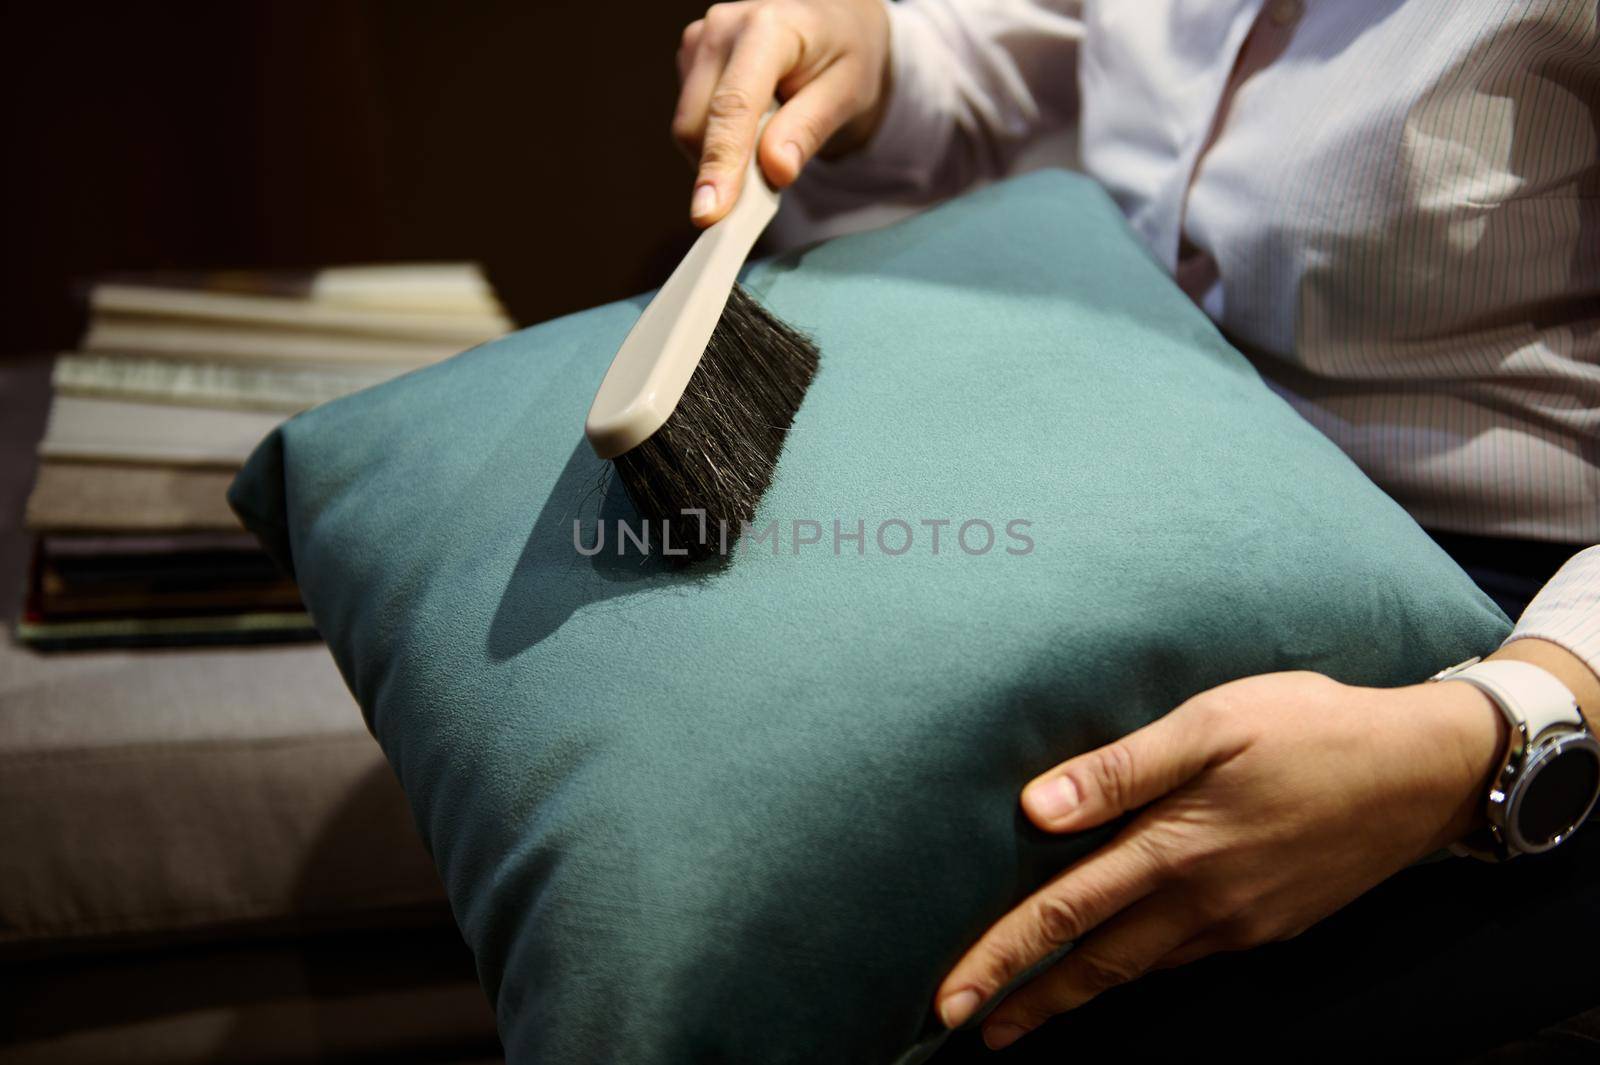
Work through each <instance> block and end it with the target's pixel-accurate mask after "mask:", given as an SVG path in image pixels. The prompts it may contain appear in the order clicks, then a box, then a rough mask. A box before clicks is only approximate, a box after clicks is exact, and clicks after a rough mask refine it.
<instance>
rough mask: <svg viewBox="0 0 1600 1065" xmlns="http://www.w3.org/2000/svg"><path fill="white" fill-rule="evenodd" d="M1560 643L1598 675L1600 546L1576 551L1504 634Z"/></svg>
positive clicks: (1510, 637) (1599, 658) (1507, 640)
mask: <svg viewBox="0 0 1600 1065" xmlns="http://www.w3.org/2000/svg"><path fill="white" fill-rule="evenodd" d="M1532 638H1538V639H1541V640H1549V641H1550V642H1551V643H1554V644H1559V645H1560V646H1562V647H1565V648H1566V649H1567V650H1569V651H1571V652H1572V653H1573V654H1574V655H1576V656H1577V657H1578V658H1579V659H1580V660H1581V661H1582V662H1583V663H1584V665H1586V666H1588V667H1589V668H1590V669H1592V670H1594V672H1595V674H1596V675H1597V676H1600V546H1596V547H1591V548H1588V549H1587V550H1584V551H1579V552H1578V553H1577V554H1576V555H1573V556H1572V557H1571V558H1570V559H1568V560H1567V563H1566V565H1564V566H1562V567H1561V569H1560V570H1558V571H1557V573H1556V575H1555V576H1554V577H1552V578H1550V583H1549V584H1546V585H1545V586H1544V588H1543V589H1541V590H1540V592H1539V594H1538V595H1536V596H1534V597H1533V602H1531V603H1529V604H1528V609H1526V610H1524V611H1523V612H1522V617H1521V618H1519V619H1518V620H1517V625H1516V628H1515V629H1513V630H1512V631H1511V635H1510V636H1508V637H1507V638H1506V643H1510V642H1511V641H1512V640H1526V639H1532Z"/></svg>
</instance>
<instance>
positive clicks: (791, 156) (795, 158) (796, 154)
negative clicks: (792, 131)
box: [778, 141, 800, 174]
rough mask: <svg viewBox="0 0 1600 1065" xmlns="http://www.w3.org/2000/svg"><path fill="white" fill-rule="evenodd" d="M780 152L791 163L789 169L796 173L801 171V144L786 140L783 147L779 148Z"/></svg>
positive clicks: (784, 159)
mask: <svg viewBox="0 0 1600 1065" xmlns="http://www.w3.org/2000/svg"><path fill="white" fill-rule="evenodd" d="M778 154H779V155H781V156H783V161H784V162H786V163H788V164H789V169H791V170H793V171H794V172H795V173H796V174H798V173H800V146H799V145H798V144H796V143H795V142H794V141H784V142H783V147H781V148H779V149H778Z"/></svg>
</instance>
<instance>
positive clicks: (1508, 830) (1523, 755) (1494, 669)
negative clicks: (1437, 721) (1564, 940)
mask: <svg viewBox="0 0 1600 1065" xmlns="http://www.w3.org/2000/svg"><path fill="white" fill-rule="evenodd" d="M1428 679H1429V680H1430V681H1445V680H1459V681H1465V682H1466V683H1468V684H1471V685H1472V686H1473V687H1475V688H1477V689H1478V690H1479V691H1481V692H1483V693H1484V694H1485V695H1487V696H1488V697H1489V699H1490V700H1491V701H1492V702H1493V703H1494V704H1495V705H1496V706H1498V707H1499V708H1500V712H1501V713H1502V714H1504V715H1505V717H1506V720H1507V721H1508V722H1510V724H1511V736H1510V740H1509V742H1508V743H1507V744H1506V753H1505V757H1504V758H1503V759H1501V761H1500V768H1499V769H1498V770H1497V771H1496V772H1495V775H1494V780H1493V782H1492V783H1491V784H1490V785H1489V800H1488V808H1487V811H1486V812H1487V813H1488V822H1489V823H1488V825H1487V827H1485V828H1484V829H1481V830H1479V831H1478V832H1474V833H1473V834H1472V835H1470V836H1468V837H1467V838H1466V839H1463V840H1462V841H1461V842H1460V843H1457V844H1454V845H1453V846H1452V847H1451V848H1450V849H1451V850H1452V851H1454V852H1456V853H1457V854H1466V855H1471V856H1472V857H1474V858H1482V859H1485V860H1487V861H1505V860H1507V859H1509V858H1514V857H1516V856H1517V855H1519V854H1537V853H1538V852H1540V851H1547V850H1549V849H1550V848H1552V847H1554V846H1556V845H1557V844H1559V843H1561V842H1562V841H1563V840H1565V839H1566V838H1567V837H1568V836H1570V835H1572V833H1573V832H1575V831H1577V828H1578V826H1579V825H1581V824H1583V821H1584V818H1586V817H1588V816H1589V811H1590V810H1592V809H1593V808H1594V804H1595V799H1596V798H1600V741H1597V740H1596V739H1595V737H1594V734H1593V733H1592V732H1590V731H1589V726H1588V724H1587V723H1586V722H1585V721H1584V719H1583V714H1582V712H1581V711H1580V710H1579V708H1578V703H1577V700H1576V699H1574V698H1573V696H1572V693H1571V692H1570V691H1568V690H1567V686H1566V685H1564V684H1562V683H1561V682H1560V681H1559V680H1557V679H1556V678H1555V677H1553V676H1551V675H1550V674H1549V673H1547V672H1546V671H1544V670H1542V669H1540V668H1539V667H1538V666H1536V665H1533V664H1532V663H1529V662H1507V661H1501V662H1482V661H1479V660H1478V659H1476V658H1469V659H1467V660H1466V661H1465V662H1462V663H1461V664H1459V665H1455V666H1451V667H1450V668H1449V669H1445V670H1441V671H1440V672H1438V673H1435V674H1434V675H1433V676H1431V677H1429V678H1428Z"/></svg>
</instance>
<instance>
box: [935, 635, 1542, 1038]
mask: <svg viewBox="0 0 1600 1065" xmlns="http://www.w3.org/2000/svg"><path fill="white" fill-rule="evenodd" d="M1512 646H1515V645H1512ZM1506 727H1507V726H1506V725H1505V722H1504V720H1503V718H1502V717H1501V714H1500V712H1499V710H1498V709H1497V708H1496V707H1495V706H1494V705H1493V704H1492V703H1491V702H1490V701H1489V699H1488V697H1487V696H1485V695H1483V694H1482V693H1481V692H1479V691H1478V690H1477V689H1476V688H1474V687H1472V686H1471V685H1469V684H1464V683H1444V684H1418V685H1414V686H1412V687H1407V688H1394V689H1376V688H1353V687H1349V686H1346V685H1343V684H1339V683H1337V682H1336V681H1333V680H1330V679H1328V678H1327V677H1323V676H1321V675H1319V674H1316V673H1273V674H1267V675H1264V676H1259V677H1250V678H1247V679H1244V680H1239V681H1235V682H1233V683H1231V684H1224V685H1222V686H1221V687H1219V688H1214V689H1212V690H1211V691H1208V692H1205V693H1203V694H1201V695H1198V696H1196V697H1195V698H1193V699H1190V700H1189V701H1188V702H1186V703H1184V704H1183V705H1182V706H1180V707H1178V708H1177V709H1176V710H1174V711H1172V713H1170V714H1168V715H1167V716H1166V717H1164V718H1162V719H1160V720H1159V721H1156V722H1154V723H1153V724H1151V725H1148V726H1146V727H1145V728H1143V729H1140V730H1139V731H1137V732H1134V733H1132V734H1131V735H1129V736H1127V737H1125V738H1123V739H1122V740H1119V741H1118V742H1116V743H1113V744H1110V745H1108V746H1106V747H1102V748H1100V749H1098V750H1095V751H1091V752H1089V753H1088V754H1084V755H1081V756H1079V757H1077V758H1073V759H1071V760H1070V761H1067V762H1064V763H1062V764H1061V765H1059V766H1057V767H1056V768H1055V769H1053V770H1051V771H1050V772H1048V773H1046V774H1044V775H1043V776H1041V777H1039V778H1037V779H1036V780H1034V781H1032V782H1031V783H1029V784H1028V786H1027V787H1026V788H1025V789H1024V791H1023V793H1022V805H1023V807H1024V809H1026V811H1027V813H1028V816H1029V817H1030V818H1031V819H1032V820H1033V821H1034V822H1035V823H1036V824H1038V825H1039V826H1040V827H1041V828H1044V829H1047V830H1049V831H1053V832H1076V831H1081V830H1083V829H1086V828H1091V827H1093V826H1095V825H1098V824H1101V823H1103V822H1106V821H1109V820H1111V819H1112V818H1114V817H1116V816H1118V815H1119V814H1122V813H1124V812H1126V811H1131V810H1137V809H1139V808H1140V807H1146V808H1145V809H1144V810H1143V812H1142V813H1140V814H1139V815H1138V816H1137V817H1136V818H1135V819H1134V820H1133V821H1132V822H1131V823H1129V824H1128V825H1127V826H1126V827H1125V828H1124V829H1123V830H1122V831H1121V832H1120V833H1119V834H1118V835H1117V836H1116V837H1115V839H1113V840H1112V841H1111V842H1110V843H1108V844H1107V845H1106V846H1105V847H1103V848H1101V849H1099V850H1098V851H1096V852H1095V853H1093V854H1091V855H1089V856H1088V857H1086V858H1084V859H1083V860H1081V861H1079V862H1078V863H1077V864H1075V865H1074V866H1072V867H1071V868H1069V869H1068V870H1066V871H1065V872H1064V873H1062V874H1061V875H1060V876H1058V877H1057V878H1056V879H1055V880H1053V881H1051V882H1050V883H1049V884H1048V885H1046V886H1045V887H1043V888H1041V889H1040V890H1039V891H1037V892H1036V893H1035V894H1034V895H1033V896H1032V897H1031V898H1029V899H1028V900H1027V901H1026V902H1024V903H1023V904H1022V905H1021V906H1019V907H1018V908H1017V909H1015V910H1013V911H1012V912H1011V913H1009V914H1007V915H1006V916H1005V917H1003V918H1001V919H1000V921H999V922H998V923H996V924H995V926H994V927H993V928H991V929H990V930H989V931H988V932H987V933H985V934H984V936H983V938H982V939H981V940H979V941H978V943H977V944H976V945H975V946H973V947H972V949H971V950H969V951H968V952H967V954H966V956H965V957H963V958H962V959H961V961H960V962H959V963H957V965H956V967H955V969H953V970H952V971H951V973H950V975H949V976H948V977H946V978H945V981H944V983H943V984H942V985H941V986H940V988H939V992H938V997H937V1005H938V1009H939V1013H940V1016H941V1017H942V1018H943V1019H944V1021H945V1023H946V1024H947V1025H949V1026H951V1027H955V1026H956V1025H959V1024H961V1023H963V1022H964V1021H966V1020H967V1019H968V1018H969V1017H971V1016H972V1015H973V1013H975V1012H976V1011H977V1009H978V1007H979V1006H980V1004H981V1003H983V1002H984V1001H985V1000H987V999H989V998H990V997H992V996H993V995H994V994H995V993H996V992H998V991H999V990H1000V989H1001V988H1002V987H1003V986H1004V985H1005V984H1006V983H1007V982H1008V981H1010V980H1011V979H1012V978H1013V977H1014V976H1016V974H1018V973H1020V972H1022V971H1023V970H1025V969H1027V968H1029V967H1030V966H1032V965H1033V964H1035V963H1036V962H1038V961H1039V960H1041V959H1042V958H1044V957H1045V956H1047V955H1048V954H1050V953H1052V952H1054V951H1055V950H1056V949H1058V948H1059V947H1061V946H1062V945H1064V944H1066V943H1068V942H1076V944H1077V945H1076V947H1075V948H1074V949H1073V950H1072V951H1071V952H1070V953H1068V954H1067V955H1066V957H1065V958H1064V959H1062V961H1061V962H1059V963H1058V964H1057V965H1055V966H1054V967H1053V968H1051V969H1049V970H1047V971H1046V972H1044V973H1042V974H1040V975H1039V976H1037V977H1035V978H1034V979H1033V980H1032V981H1031V982H1030V983H1028V984H1026V985H1024V986H1023V987H1021V988H1019V989H1018V990H1016V991H1014V992H1013V993H1012V994H1011V995H1010V996H1009V997H1008V998H1007V999H1006V1000H1005V1001H1004V1002H1002V1003H1001V1004H1000V1005H999V1006H998V1007H997V1008H996V1009H995V1010H994V1012H993V1013H992V1014H991V1015H990V1016H989V1017H988V1018H986V1019H985V1021H984V1028H983V1037H984V1041H985V1042H986V1043H988V1045H989V1046H991V1047H994V1048H999V1047H1002V1046H1006V1045H1008V1044H1010V1043H1012V1042H1014V1041H1016V1040H1017V1039H1018V1038H1019V1037H1021V1036H1022V1035H1023V1034H1025V1033H1026V1032H1028V1031H1029V1030H1031V1029H1033V1028H1035V1027H1037V1026H1038V1025H1040V1024H1042V1023H1043V1022H1044V1021H1045V1020H1047V1019H1048V1018H1050V1017H1051V1016H1053V1015H1055V1014H1057V1013H1061V1012H1063V1011H1065V1010H1069V1009H1072V1008H1073V1007H1075V1006H1079V1005H1082V1004H1083V1003H1085V1002H1087V1001H1089V999H1091V998H1093V997H1094V996H1095V995H1097V994H1099V993H1100V992H1102V991H1105V990H1107V989H1108V988H1111V987H1113V986H1115V985H1118V984H1123V983H1126V982H1128V981H1130V980H1133V979H1135V978H1136V977H1138V976H1140V975H1141V974H1143V973H1145V972H1147V971H1149V970H1151V969H1157V968H1169V967H1172V966H1175V965H1182V964H1184V963H1186V962H1190V961H1194V960H1196V959H1199V958H1202V957H1204V956H1206V955H1208V954H1211V953H1214V952H1216V951H1222V950H1238V949H1242V948H1245V947H1250V946H1254V945H1256V944H1259V943H1265V942H1268V941H1271V940H1279V939H1287V938H1289V937H1291V936H1294V935H1297V934H1298V933H1300V932H1301V931H1303V930H1304V929H1306V928H1307V927H1309V926H1310V925H1312V924H1314V923H1315V922H1317V921H1318V920H1320V919H1321V918H1323V917H1325V916H1327V915H1328V914H1330V913H1332V912H1333V911H1335V910H1337V909H1339V908H1340V907H1341V906H1343V905H1345V904H1346V903H1347V902H1349V901H1351V900H1352V899H1354V898H1355V897H1356V896H1358V895H1360V894H1361V893H1363V892H1364V891H1366V890H1367V889H1369V888H1371V887H1373V886H1374V885H1376V884H1378V883H1379V882H1380V881H1382V880H1384V879H1385V878H1387V877H1388V876H1389V875H1390V874H1392V873H1395V872H1397V871H1399V870H1400V869H1402V868H1404V867H1405V866H1407V865H1408V864H1410V863H1411V862H1413V861H1415V860H1417V859H1419V858H1422V857H1424V856H1426V855H1428V854H1430V853H1432V852H1433V851H1436V850H1438V849H1439V848H1441V847H1444V846H1446V845H1448V844H1449V843H1451V842H1454V841H1455V840H1458V839H1460V838H1461V837H1462V836H1464V835H1466V834H1467V832H1468V831H1470V830H1471V829H1472V828H1473V827H1474V825H1475V824H1476V823H1478V822H1479V821H1480V820H1481V816H1482V809H1483V799H1484V795H1485V794H1486V792H1485V790H1484V789H1485V787H1486V785H1487V783H1488V780H1489V776H1490V774H1491V773H1492V772H1493V770H1494V768H1495V767H1496V766H1497V765H1498V760H1499V757H1500V756H1501V755H1502V754H1503V753H1504V750H1505V746H1504V744H1505V731H1506Z"/></svg>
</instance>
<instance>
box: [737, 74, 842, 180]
mask: <svg viewBox="0 0 1600 1065" xmlns="http://www.w3.org/2000/svg"><path fill="white" fill-rule="evenodd" d="M857 81H858V79H857V77H856V76H855V75H854V73H853V72H852V70H851V68H850V66H849V63H848V62H847V61H840V62H838V63H835V64H834V65H833V66H830V67H828V68H827V69H826V70H824V71H823V72H822V73H821V74H818V75H817V76H816V77H815V78H813V79H812V80H810V81H808V82H806V84H804V85H802V86H801V87H800V88H799V89H798V90H796V91H795V93H794V95H792V96H790V97H789V98H788V99H787V100H785V101H784V103H783V106H782V107H780V108H778V112H777V114H775V115H773V116H772V119H771V120H770V121H769V122H768V123H767V128H766V130H765V131H764V132H763V133H762V135H761V169H762V171H763V172H764V173H765V174H766V176H767V180H768V181H770V182H772V184H773V186H774V187H775V188H780V189H781V188H785V187H787V186H789V185H791V184H793V183H794V180H795V178H797V177H799V176H800V168H801V167H803V166H805V165H806V164H807V163H808V162H810V161H811V159H812V158H813V157H814V156H815V155H816V154H817V153H818V152H819V151H821V150H822V147H823V145H825V144H827V143H828V140H829V138H831V137H832V136H833V135H834V134H835V133H837V132H839V130H840V129H841V128H843V126H844V125H845V123H847V122H849V121H850V120H851V119H853V118H855V117H856V114H857V113H858V112H859V110H860V107H859V104H858V102H857V100H858V96H859V94H858V93H857V91H856V84H857Z"/></svg>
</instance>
